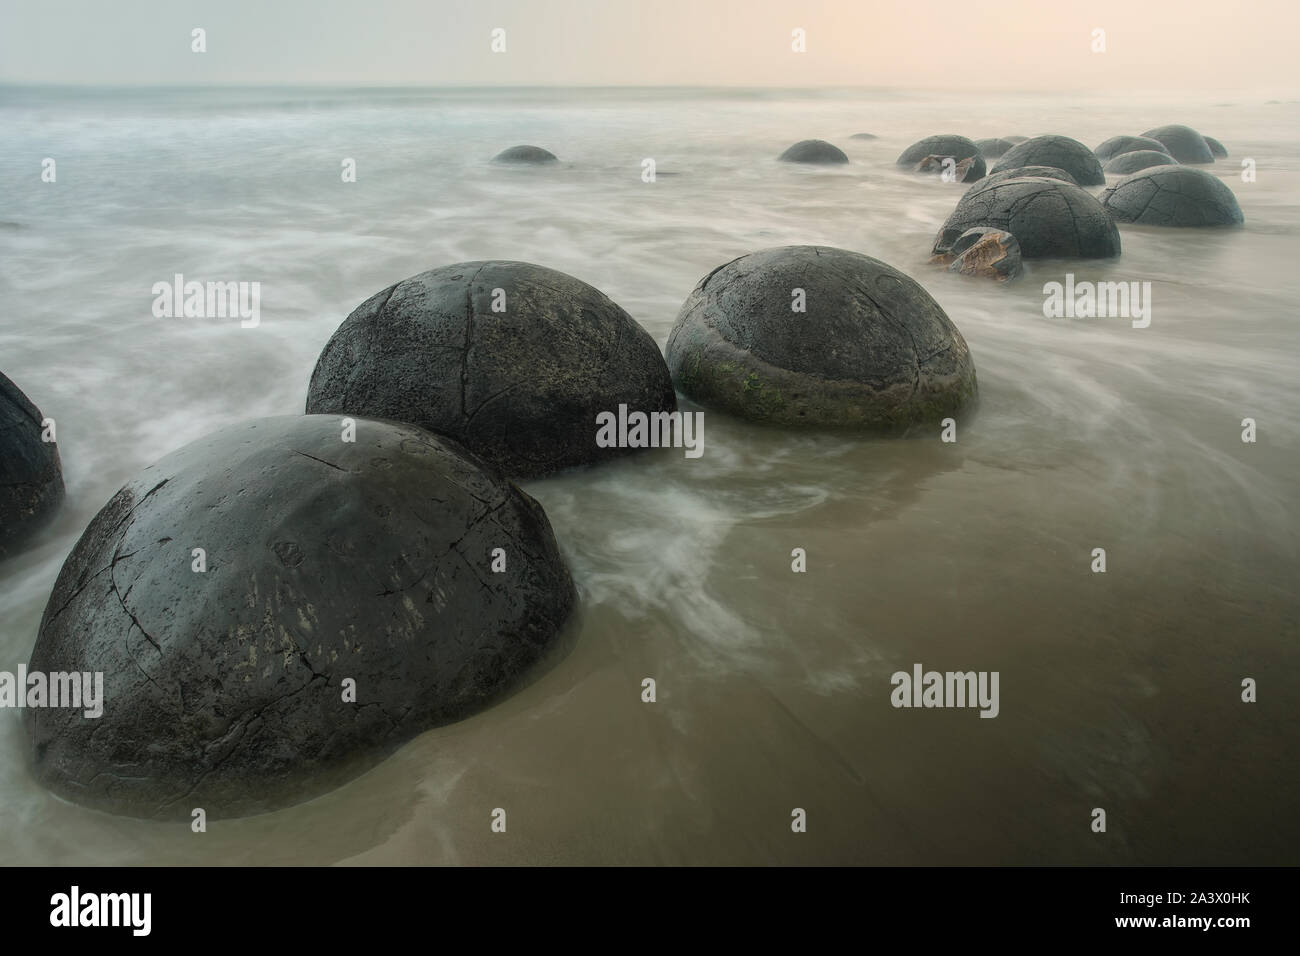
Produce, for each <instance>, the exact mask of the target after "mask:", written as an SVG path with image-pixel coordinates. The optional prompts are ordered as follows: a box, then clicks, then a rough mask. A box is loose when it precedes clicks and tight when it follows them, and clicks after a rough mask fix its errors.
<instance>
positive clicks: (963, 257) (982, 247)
mask: <svg viewBox="0 0 1300 956" xmlns="http://www.w3.org/2000/svg"><path fill="white" fill-rule="evenodd" d="M951 254H952V255H953V256H954V259H953V261H952V264H951V265H950V266H948V271H949V272H957V273H960V274H961V275H968V276H982V277H985V278H989V279H997V280H998V281H999V282H1006V281H1008V280H1011V279H1015V278H1017V277H1019V276H1020V275H1021V274H1022V273H1023V272H1024V264H1023V263H1022V262H1021V256H1020V243H1019V242H1018V241H1017V240H1016V237H1015V236H1013V235H1011V233H1009V232H1003V231H1002V230H1000V229H989V228H988V227H985V226H979V227H976V228H975V229H967V230H966V231H965V232H963V233H962V234H961V235H960V236H959V237H958V238H957V240H956V241H955V242H954V243H953V244H952V249H951Z"/></svg>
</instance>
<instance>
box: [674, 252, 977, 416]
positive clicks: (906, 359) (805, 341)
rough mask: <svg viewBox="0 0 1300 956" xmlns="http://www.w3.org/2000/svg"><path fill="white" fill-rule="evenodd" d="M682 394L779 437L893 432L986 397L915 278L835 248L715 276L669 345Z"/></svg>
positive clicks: (774, 256) (740, 263) (767, 255)
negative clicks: (804, 432)
mask: <svg viewBox="0 0 1300 956" xmlns="http://www.w3.org/2000/svg"><path fill="white" fill-rule="evenodd" d="M666 357H667V359H668V366H669V368H670V369H671V370H672V373H673V379H674V381H676V383H677V385H678V387H679V388H680V389H681V390H682V391H683V392H684V393H685V394H687V395H689V396H690V397H691V398H692V399H694V400H695V401H697V402H699V403H700V404H702V405H705V406H706V407H708V408H715V409H718V410H720V411H725V412H729V413H731V414H734V415H738V416H741V417H743V418H747V419H750V420H753V421H761V422H770V423H775V424H780V425H805V426H821V427H827V426H830V427H849V428H879V429H885V430H889V429H893V428H898V427H905V426H907V425H910V424H913V423H917V422H937V421H939V420H940V419H942V418H943V417H944V416H946V415H949V414H951V413H953V412H955V411H957V410H958V409H959V408H961V407H962V406H963V405H965V404H966V403H967V402H968V401H970V400H971V399H972V398H974V396H975V394H976V381H975V365H974V363H973V362H972V360H971V356H970V350H969V349H968V348H967V347H966V342H965V340H964V339H963V338H962V336H961V333H960V332H958V331H957V329H956V327H955V326H954V325H953V324H952V322H950V321H949V319H948V316H947V315H945V314H944V311H943V309H942V308H940V307H939V304H938V303H936V302H935V301H934V299H932V298H931V297H930V296H929V294H928V293H927V292H926V291H925V290H924V289H923V288H921V286H920V285H919V284H918V283H917V282H916V281H915V280H914V279H912V278H910V277H909V276H906V275H904V274H903V273H901V272H899V271H898V270H897V269H894V268H892V267H891V266H888V265H886V264H885V263H883V262H880V261H879V260H877V259H872V258H869V257H868V256H864V255H860V254H858V253H856V252H848V251H846V250H843V249H833V248H829V247H825V246H786V247H782V248H777V249H766V250H763V251H761V252H755V253H751V254H750V255H746V256H741V257H740V258H739V259H735V260H733V261H731V262H729V263H727V264H725V265H723V266H719V267H718V268H717V269H714V270H713V271H712V272H710V273H709V274H708V275H707V276H705V277H704V278H703V279H702V280H700V283H699V284H698V285H697V286H696V287H695V290H694V291H693V292H692V293H691V294H690V297H689V298H687V300H686V303H685V304H684V305H683V306H682V309H681V312H680V313H679V314H678V316H677V324H676V325H675V326H674V327H673V331H672V334H671V335H670V336H669V338H668V347H667V349H666Z"/></svg>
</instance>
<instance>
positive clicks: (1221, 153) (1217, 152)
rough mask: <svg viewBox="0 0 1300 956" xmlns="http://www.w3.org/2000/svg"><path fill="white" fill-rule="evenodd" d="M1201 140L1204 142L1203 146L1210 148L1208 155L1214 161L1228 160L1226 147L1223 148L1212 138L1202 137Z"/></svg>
mask: <svg viewBox="0 0 1300 956" xmlns="http://www.w3.org/2000/svg"><path fill="white" fill-rule="evenodd" d="M1201 138H1202V139H1204V140H1205V145H1206V146H1208V147H1210V155H1211V156H1213V157H1214V158H1215V159H1227V158H1228V147H1226V146H1224V145H1223V144H1222V143H1220V142H1219V141H1218V140H1217V139H1215V138H1214V137H1213V136H1202V137H1201Z"/></svg>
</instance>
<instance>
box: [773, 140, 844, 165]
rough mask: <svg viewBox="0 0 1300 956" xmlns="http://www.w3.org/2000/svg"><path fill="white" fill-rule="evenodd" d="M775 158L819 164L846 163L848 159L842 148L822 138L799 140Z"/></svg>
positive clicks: (783, 160)
mask: <svg viewBox="0 0 1300 956" xmlns="http://www.w3.org/2000/svg"><path fill="white" fill-rule="evenodd" d="M777 158H778V159H780V160H781V162H783V163H815V164H820V165H830V164H834V163H847V162H848V161H849V158H848V157H847V156H845V155H844V150H842V149H840V148H839V147H838V146H832V145H831V144H830V143H828V142H826V141H825V140H824V139H805V140H800V141H799V142H797V143H795V144H794V145H793V146H791V147H790V148H789V149H787V150H786V151H785V152H784V153H782V154H781V155H780V156H779V157H777Z"/></svg>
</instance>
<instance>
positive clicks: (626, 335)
mask: <svg viewBox="0 0 1300 956" xmlns="http://www.w3.org/2000/svg"><path fill="white" fill-rule="evenodd" d="M494 306H496V307H503V308H504V311H494ZM620 404H626V405H627V406H628V408H629V410H630V411H635V410H640V411H644V412H647V413H650V412H656V411H672V410H673V409H675V408H676V407H677V399H676V395H675V394H674V392H673V385H672V380H671V379H670V377H669V375H668V369H667V367H666V366H665V365H664V360H663V356H662V355H661V354H660V352H659V347H658V346H657V345H656V344H655V341H654V339H653V338H651V337H650V334H649V333H648V332H646V330H645V329H643V328H642V327H641V326H640V325H638V324H637V323H636V322H635V321H634V320H633V319H632V317H631V316H629V315H628V314H627V313H626V312H624V311H623V310H622V309H621V308H619V307H618V306H617V305H616V304H615V303H614V302H612V301H610V299H609V297H608V296H606V295H605V294H604V293H602V292H601V291H600V290H599V289H595V288H593V287H592V286H589V285H587V283H585V282H582V281H580V280H578V279H575V278H573V276H570V275H566V274H564V273H563V272H557V271H556V270H554V269H547V268H544V267H543V266H537V265H532V264H531V263H527V262H504V261H490V262H462V263H458V264H456V265H451V266H443V267H442V268H440V269H433V270H431V271H429V272H422V273H420V274H419V275H417V276H412V277H411V278H409V279H405V280H403V281H402V282H399V283H397V284H396V285H393V286H389V287H388V288H387V289H385V290H383V291H382V292H379V293H377V294H376V295H373V296H371V297H370V298H369V299H367V300H366V301H365V302H363V303H362V304H361V305H359V306H358V307H357V308H356V310H355V311H353V313H352V314H351V315H349V316H348V317H347V319H346V320H345V321H344V322H343V324H342V325H340V326H339V328H338V330H337V331H336V332H335V333H334V336H333V337H332V338H331V339H330V340H329V343H328V344H327V345H326V346H325V348H324V350H323V351H322V352H321V355H320V360H319V361H318V362H317V363H316V370H315V371H314V372H313V373H312V377H311V384H310V386H309V388H308V392H307V411H308V412H309V413H311V412H323V413H335V414H340V415H365V416H368V417H371V418H390V419H393V420H394V421H402V422H411V423H413V424H416V425H420V426H422V427H424V428H428V429H429V430H430V431H434V432H437V433H438V434H440V435H447V436H450V437H451V438H454V439H456V440H457V441H459V442H460V443H461V444H463V445H465V446H466V447H467V448H468V449H469V450H470V451H472V452H474V453H475V454H477V455H480V456H481V457H483V458H486V459H488V460H489V461H491V462H492V463H494V464H496V465H497V466H498V467H500V468H501V469H502V470H503V471H505V472H506V474H508V475H510V476H511V477H517V478H537V477H541V476H543V475H548V474H551V473H553V472H556V471H560V470H562V469H565V468H571V467H574V466H576V465H586V464H592V463H594V462H597V461H604V460H607V459H610V458H614V457H617V456H619V455H624V454H628V453H629V452H630V451H633V449H630V448H618V447H612V448H602V447H600V446H598V445H597V443H596V435H597V427H596V424H595V421H596V415H597V414H598V413H599V412H604V411H609V412H614V413H617V412H618V408H619V405H620Z"/></svg>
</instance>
